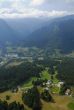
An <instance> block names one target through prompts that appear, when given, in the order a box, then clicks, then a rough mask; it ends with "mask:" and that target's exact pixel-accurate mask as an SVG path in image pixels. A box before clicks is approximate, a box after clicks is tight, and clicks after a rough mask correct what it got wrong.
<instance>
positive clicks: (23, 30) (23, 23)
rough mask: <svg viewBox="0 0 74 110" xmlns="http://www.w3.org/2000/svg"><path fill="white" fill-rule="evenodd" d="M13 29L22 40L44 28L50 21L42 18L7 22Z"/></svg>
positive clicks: (8, 20) (9, 20)
mask: <svg viewBox="0 0 74 110" xmlns="http://www.w3.org/2000/svg"><path fill="white" fill-rule="evenodd" d="M5 21H6V22H7V23H8V25H9V26H10V27H12V29H14V30H15V31H16V32H18V33H19V35H20V36H18V37H19V38H20V39H21V40H23V39H25V38H26V37H27V36H29V35H30V34H31V33H32V32H34V31H35V30H37V29H39V28H42V27H43V26H44V25H45V24H46V22H47V21H48V19H40V18H18V19H6V20H5Z"/></svg>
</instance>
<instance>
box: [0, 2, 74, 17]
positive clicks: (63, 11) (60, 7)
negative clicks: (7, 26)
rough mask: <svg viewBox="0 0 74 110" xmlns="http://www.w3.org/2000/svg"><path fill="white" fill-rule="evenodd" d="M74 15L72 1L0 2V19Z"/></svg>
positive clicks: (73, 3)
mask: <svg viewBox="0 0 74 110" xmlns="http://www.w3.org/2000/svg"><path fill="white" fill-rule="evenodd" d="M73 13H74V0H0V17H2V18H3V17H4V18H6V17H7V18H16V17H56V16H63V15H68V14H73Z"/></svg>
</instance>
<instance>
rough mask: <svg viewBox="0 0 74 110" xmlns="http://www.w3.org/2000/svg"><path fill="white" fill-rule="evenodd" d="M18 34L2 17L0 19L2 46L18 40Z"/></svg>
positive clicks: (0, 41)
mask: <svg viewBox="0 0 74 110" xmlns="http://www.w3.org/2000/svg"><path fill="white" fill-rule="evenodd" d="M17 36H18V34H17V33H16V32H15V31H14V30H13V29H12V28H11V27H10V26H9V25H8V24H7V23H6V22H5V21H4V20H2V19H0V46H1V45H5V44H6V42H11V43H15V42H17Z"/></svg>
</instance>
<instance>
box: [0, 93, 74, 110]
mask: <svg viewBox="0 0 74 110" xmlns="http://www.w3.org/2000/svg"><path fill="white" fill-rule="evenodd" d="M6 95H9V96H10V100H8V103H11V102H13V101H16V102H20V103H23V102H22V99H21V97H22V94H21V92H18V93H12V92H11V91H7V92H4V93H0V99H1V100H6ZM52 96H53V99H54V101H55V103H47V102H45V101H43V100H42V110H71V109H69V108H68V106H67V105H68V104H69V103H70V102H71V101H72V98H71V97H69V96H59V95H52ZM70 106H71V105H70ZM25 108H26V109H27V110H31V109H30V108H28V107H27V106H26V105H25ZM72 110H74V109H72Z"/></svg>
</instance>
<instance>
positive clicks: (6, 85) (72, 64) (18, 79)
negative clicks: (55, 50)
mask: <svg viewBox="0 0 74 110" xmlns="http://www.w3.org/2000/svg"><path fill="white" fill-rule="evenodd" d="M45 68H49V73H50V74H55V71H57V73H58V74H57V78H58V79H59V80H60V81H64V82H66V83H67V84H69V85H74V81H73V80H74V59H71V58H61V59H51V58H46V59H44V60H35V61H33V62H24V63H22V64H20V65H17V66H11V67H10V66H9V67H6V66H3V67H1V68H0V92H3V91H5V90H7V89H12V88H16V87H17V86H19V85H21V84H23V83H24V82H26V81H27V80H29V79H30V78H32V77H38V78H40V73H41V72H42V71H43V70H45Z"/></svg>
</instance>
